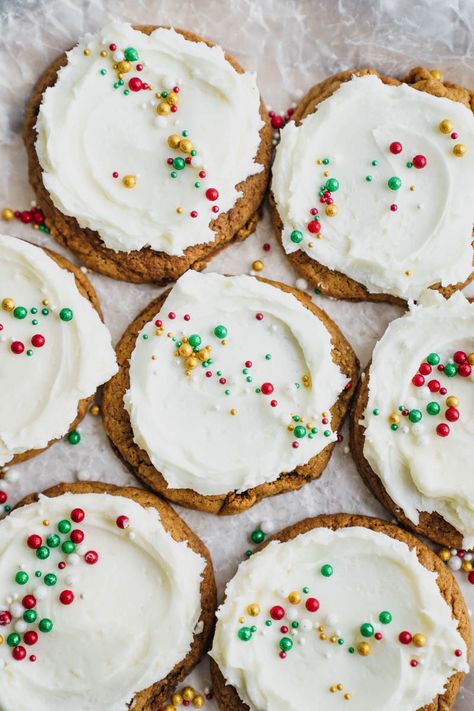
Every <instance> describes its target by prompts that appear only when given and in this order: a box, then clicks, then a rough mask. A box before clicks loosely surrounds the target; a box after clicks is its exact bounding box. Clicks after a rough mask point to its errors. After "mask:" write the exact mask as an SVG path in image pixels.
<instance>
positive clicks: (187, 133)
mask: <svg viewBox="0 0 474 711" xmlns="http://www.w3.org/2000/svg"><path fill="white" fill-rule="evenodd" d="M181 135H182V136H184V137H185V138H187V136H189V131H186V130H184V131H182V132H181Z"/></svg>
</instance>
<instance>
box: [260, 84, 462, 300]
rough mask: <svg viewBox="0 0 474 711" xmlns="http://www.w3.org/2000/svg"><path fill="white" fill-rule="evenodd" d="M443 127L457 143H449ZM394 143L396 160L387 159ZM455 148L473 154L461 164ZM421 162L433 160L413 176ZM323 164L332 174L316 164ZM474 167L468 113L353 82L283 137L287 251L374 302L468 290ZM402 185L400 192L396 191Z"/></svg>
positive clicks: (421, 96) (279, 198)
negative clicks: (323, 197) (345, 279)
mask: <svg viewBox="0 0 474 711" xmlns="http://www.w3.org/2000/svg"><path fill="white" fill-rule="evenodd" d="M444 119H449V120H451V122H452V125H453V131H455V132H457V133H458V134H459V136H458V139H456V140H453V139H452V138H451V137H450V134H443V133H441V131H440V130H439V124H440V122H441V121H443V120H444ZM396 141H398V142H400V143H401V144H402V148H403V150H402V152H401V153H399V154H398V155H394V154H392V153H391V152H390V150H389V146H390V144H391V143H392V142H396ZM457 143H463V144H464V145H465V147H466V154H465V155H464V157H462V158H459V157H456V156H455V155H453V152H452V150H453V147H454V145H456V144H457ZM416 155H423V156H425V158H426V161H427V163H426V166H425V167H424V168H421V169H416V168H415V167H412V168H408V167H407V166H406V164H407V162H411V161H412V160H413V157H414V156H416ZM325 158H328V159H329V164H327V165H324V164H323V163H321V164H318V163H317V161H318V160H324V159H325ZM373 160H375V161H378V165H376V166H373V165H372V161H373ZM473 161H474V118H473V115H472V112H471V111H469V109H467V108H466V107H465V106H464V105H463V104H460V103H458V102H455V101H451V100H449V99H444V98H439V97H436V96H432V95H431V94H427V93H425V92H423V91H417V90H415V89H413V88H411V87H409V86H407V85H406V84H401V85H400V86H388V85H386V84H383V83H382V81H381V80H380V79H378V78H377V77H376V76H373V75H369V76H363V77H354V78H353V79H352V80H351V81H348V82H344V83H343V84H341V87H340V88H339V89H338V90H337V91H336V92H335V93H334V94H333V95H332V96H331V97H329V98H328V99H326V100H325V101H323V102H322V103H321V104H319V106H318V108H317V111H316V113H313V114H311V115H310V116H307V117H306V118H305V119H304V120H303V122H302V125H301V126H299V127H297V126H296V125H295V123H294V122H290V123H289V124H288V125H287V126H286V127H285V128H284V130H283V131H282V133H281V142H280V144H279V146H278V149H277V155H276V159H275V163H274V166H273V184H272V188H273V193H274V195H275V199H276V202H277V206H278V211H279V213H280V216H281V219H282V221H283V224H284V228H283V235H282V239H283V246H284V249H285V251H286V252H287V253H291V252H294V251H296V250H298V249H300V250H303V251H304V252H305V253H306V254H307V255H308V256H309V257H311V258H313V259H315V260H316V261H317V262H319V263H321V264H323V265H325V266H326V267H329V268H330V269H334V270H337V271H340V272H342V273H343V274H347V275H348V276H349V277H351V278H352V279H355V280H356V281H357V282H359V283H361V284H363V285H364V286H366V287H367V289H368V290H369V291H370V292H372V293H388V294H392V295H394V296H399V297H402V298H406V299H407V298H416V297H417V296H418V295H419V294H420V292H422V291H423V290H424V289H426V288H427V287H429V286H431V285H433V284H435V283H437V282H441V284H442V285H443V286H446V285H448V284H455V283H456V282H459V281H464V280H465V279H466V278H467V277H468V276H469V275H470V273H471V272H472V247H471V240H472V223H473V221H474V203H473V200H472V188H471V178H470V176H471V175H472V171H473V167H474V162H473ZM325 171H326V172H328V174H329V177H331V178H336V179H337V180H338V181H339V189H338V190H337V191H336V192H333V193H332V198H333V200H334V203H335V204H336V206H337V209H338V213H337V215H336V216H335V217H328V216H327V215H326V214H325V207H326V206H325V205H323V204H321V203H320V197H319V189H320V186H321V185H323V184H325V182H326V180H327V179H328V177H327V176H325V175H324V172H325ZM366 176H371V177H372V180H371V181H370V182H368V181H366ZM394 176H395V177H399V178H400V179H401V181H402V185H401V188H400V189H398V190H391V189H390V188H389V187H388V180H389V179H390V178H391V177H394ZM411 186H413V187H414V190H413V191H411V190H410V187H411ZM392 204H394V205H397V207H398V209H397V211H396V212H392V211H391V209H390V206H391V205H392ZM312 208H317V209H319V212H320V218H321V219H320V223H321V231H320V233H319V236H320V237H321V239H315V235H314V234H311V233H310V232H309V231H308V229H307V225H308V224H309V222H310V221H311V220H312V219H313V217H312V216H311V214H310V209H312ZM293 230H299V231H300V232H301V233H302V234H303V240H302V241H301V242H300V243H295V242H293V241H292V240H291V233H292V232H293ZM310 243H311V244H313V247H310ZM406 272H409V275H407V274H406Z"/></svg>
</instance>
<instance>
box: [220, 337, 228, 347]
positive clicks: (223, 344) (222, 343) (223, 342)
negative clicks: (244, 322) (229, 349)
mask: <svg viewBox="0 0 474 711" xmlns="http://www.w3.org/2000/svg"><path fill="white" fill-rule="evenodd" d="M226 345H227V341H226V340H225V338H224V340H223V341H221V346H226Z"/></svg>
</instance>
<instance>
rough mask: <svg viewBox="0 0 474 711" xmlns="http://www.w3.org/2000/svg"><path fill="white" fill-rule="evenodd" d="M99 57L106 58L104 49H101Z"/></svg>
mask: <svg viewBox="0 0 474 711" xmlns="http://www.w3.org/2000/svg"><path fill="white" fill-rule="evenodd" d="M100 56H101V57H106V56H107V52H106V51H105V49H103V50H102V51H101V53H100Z"/></svg>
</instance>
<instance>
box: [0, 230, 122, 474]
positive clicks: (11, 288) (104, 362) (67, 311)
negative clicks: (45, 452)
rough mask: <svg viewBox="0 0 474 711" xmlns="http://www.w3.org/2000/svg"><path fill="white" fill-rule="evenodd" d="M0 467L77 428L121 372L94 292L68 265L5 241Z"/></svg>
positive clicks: (1, 240) (0, 278)
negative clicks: (102, 388) (95, 398)
mask: <svg viewBox="0 0 474 711" xmlns="http://www.w3.org/2000/svg"><path fill="white" fill-rule="evenodd" d="M0 352H1V354H2V355H1V358H0V362H1V363H2V367H1V368H0V392H1V393H2V395H1V397H0V467H1V466H3V465H4V464H16V463H18V462H21V461H23V460H25V459H28V458H30V457H31V456H34V455H35V454H38V450H41V449H44V448H45V447H47V446H48V444H50V443H51V442H52V440H55V439H58V438H59V437H62V436H63V435H65V434H66V433H67V432H68V431H69V430H70V429H74V427H75V426H76V425H77V424H78V422H79V421H80V420H81V419H82V417H83V416H84V415H85V413H86V411H87V407H88V404H89V402H90V400H91V398H92V396H93V395H94V393H95V391H96V389H97V387H98V386H99V385H102V383H104V382H105V381H106V380H108V379H109V378H110V377H111V376H112V375H113V374H114V373H115V372H116V370H117V365H116V361H115V354H114V350H113V348H112V345H111V340H110V333H109V331H108V329H107V328H106V326H105V325H104V324H103V323H102V321H101V319H100V307H99V303H98V301H97V297H96V294H95V291H94V289H93V287H92V285H91V283H90V282H89V280H88V279H87V278H86V277H85V276H84V274H83V273H82V272H81V271H80V269H78V268H77V267H75V266H74V265H73V264H71V263H70V262H68V261H67V260H66V259H64V257H62V256H60V255H59V254H56V253H55V252H50V251H49V250H45V249H41V247H36V246H35V245H32V244H30V243H29V242H24V241H23V240H20V239H16V238H15V237H7V236H5V235H0Z"/></svg>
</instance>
